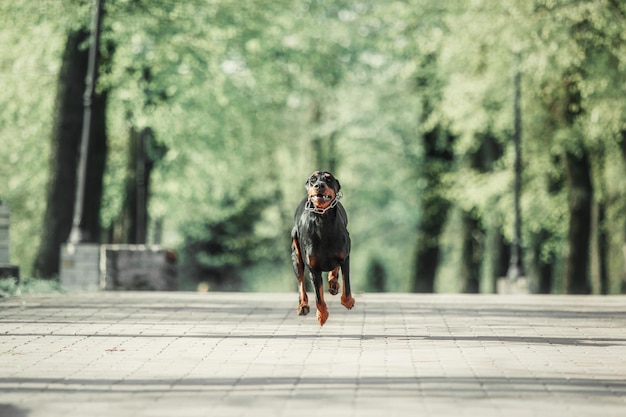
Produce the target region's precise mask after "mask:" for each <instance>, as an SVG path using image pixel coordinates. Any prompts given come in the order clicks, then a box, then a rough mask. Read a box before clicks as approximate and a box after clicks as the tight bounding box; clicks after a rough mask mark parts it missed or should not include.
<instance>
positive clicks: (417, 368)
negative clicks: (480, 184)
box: [0, 292, 626, 417]
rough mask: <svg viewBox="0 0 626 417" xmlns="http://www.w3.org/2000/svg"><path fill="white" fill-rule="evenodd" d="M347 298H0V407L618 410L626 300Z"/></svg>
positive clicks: (452, 412) (375, 414) (166, 412)
mask: <svg viewBox="0 0 626 417" xmlns="http://www.w3.org/2000/svg"><path fill="white" fill-rule="evenodd" d="M355 298H356V300H357V304H356V306H355V308H354V309H353V310H352V311H347V310H345V309H344V308H343V307H341V305H340V302H339V299H338V298H334V297H327V302H328V303H329V310H330V318H329V320H328V322H327V323H326V325H324V327H320V326H319V325H318V324H317V321H316V319H315V314H314V311H312V312H311V313H312V314H310V315H309V316H306V317H298V316H296V306H297V295H296V294H295V292H294V293H293V294H243V293H208V294H195V293H114V292H106V293H95V294H93V293H92V294H69V295H51V296H27V297H18V298H10V299H3V300H0V416H1V417H22V416H24V417H25V416H29V417H31V416H32V417H36V416H37V417H39V416H41V417H57V416H62V417H70V416H89V417H98V416H138V417H141V416H147V417H148V416H149V417H153V416H154V417H158V416H168V417H172V416H173V417H186V416H215V417H221V416H293V415H297V416H342V417H346V416H356V417H361V416H364V417H367V416H372V417H380V416H384V417H391V416H406V415H410V416H455V417H456V416H480V417H489V416H506V417H516V416H550V417H556V416H567V417H575V416H603V417H607V416H620V417H622V416H626V297H574V296H477V295H474V296H472V295H414V294H380V295H379V294H363V295H357V296H356V297H355ZM313 310H314V309H313Z"/></svg>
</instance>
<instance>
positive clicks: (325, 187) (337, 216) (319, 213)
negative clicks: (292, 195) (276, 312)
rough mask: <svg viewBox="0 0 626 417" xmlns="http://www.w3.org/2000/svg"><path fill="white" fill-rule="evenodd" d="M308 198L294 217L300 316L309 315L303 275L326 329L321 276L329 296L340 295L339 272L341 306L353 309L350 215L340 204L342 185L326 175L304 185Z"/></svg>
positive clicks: (293, 250) (293, 252)
mask: <svg viewBox="0 0 626 417" xmlns="http://www.w3.org/2000/svg"><path fill="white" fill-rule="evenodd" d="M305 188H306V190H307V195H306V197H305V198H304V199H303V200H302V202H301V203H300V205H299V206H298V208H297V209H296V214H295V226H294V227H293V230H292V232H291V237H292V239H293V244H292V247H291V260H292V262H293V270H294V272H295V273H296V277H297V278H298V288H299V295H300V299H299V301H300V305H299V306H298V315H301V316H304V315H307V314H308V313H309V311H310V308H309V300H308V297H307V294H306V285H305V281H304V274H305V272H306V273H307V275H308V277H309V279H310V280H311V282H312V283H313V287H314V289H315V296H316V306H317V321H318V322H319V324H320V325H324V323H326V320H327V319H328V308H327V306H326V303H325V302H324V282H323V279H322V272H328V273H329V274H328V292H329V293H330V294H332V295H336V294H337V293H339V287H340V285H339V280H338V278H339V269H341V276H342V280H343V292H342V295H341V304H343V306H344V307H346V308H347V309H351V308H352V307H354V298H353V297H352V294H351V293H350V235H349V234H348V229H347V225H348V215H347V214H346V210H345V209H344V208H343V206H342V205H341V203H340V202H339V196H338V193H339V190H340V189H341V185H340V184H339V181H338V180H337V179H336V178H335V177H334V176H333V175H332V174H331V173H330V172H326V171H316V172H314V173H313V174H312V175H311V176H310V177H309V179H308V180H307V181H306V183H305Z"/></svg>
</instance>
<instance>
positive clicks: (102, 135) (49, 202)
mask: <svg viewBox="0 0 626 417" xmlns="http://www.w3.org/2000/svg"><path fill="white" fill-rule="evenodd" d="M88 39H89V31H87V30H85V29H79V30H75V31H71V32H70V33H69V34H68V38H67V43H66V45H65V51H64V53H63V63H62V65H61V70H60V73H59V79H58V84H57V98H56V105H55V113H56V114H55V117H54V119H55V122H54V126H53V130H52V135H51V140H52V147H51V148H52V152H51V159H50V179H49V183H48V190H47V196H46V210H45V213H44V221H43V225H42V232H41V242H40V247H39V250H38V253H37V256H36V258H35V265H34V273H35V275H36V276H38V277H41V278H54V277H55V276H57V275H58V274H59V255H60V249H61V245H62V244H63V243H64V242H65V241H67V238H68V236H69V233H70V230H71V228H72V219H73V215H74V198H75V195H76V170H77V165H78V156H79V149H80V139H81V132H82V126H83V112H84V109H83V95H84V92H85V77H86V75H87V58H88V57H87V50H85V49H81V45H82V44H84V43H85V42H86V41H87V40H88ZM106 99H107V95H106V93H103V94H101V95H96V96H94V98H93V104H92V110H93V114H92V130H91V135H90V139H89V153H88V155H87V173H88V174H87V178H86V192H85V197H84V207H85V212H84V219H83V221H84V225H85V229H86V230H87V231H88V233H89V236H91V238H92V240H93V241H97V239H98V238H99V235H100V204H101V199H102V176H103V173H104V166H105V161H106V131H105V126H106V119H105V115H106Z"/></svg>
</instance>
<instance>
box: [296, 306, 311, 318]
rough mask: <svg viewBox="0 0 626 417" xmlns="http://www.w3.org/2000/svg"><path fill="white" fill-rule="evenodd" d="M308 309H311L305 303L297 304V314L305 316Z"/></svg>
mask: <svg viewBox="0 0 626 417" xmlns="http://www.w3.org/2000/svg"><path fill="white" fill-rule="evenodd" d="M309 311H311V308H310V307H309V306H308V305H306V304H301V305H299V306H298V315H299V316H306V315H307V314H309Z"/></svg>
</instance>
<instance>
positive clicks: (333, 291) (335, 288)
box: [328, 278, 340, 295]
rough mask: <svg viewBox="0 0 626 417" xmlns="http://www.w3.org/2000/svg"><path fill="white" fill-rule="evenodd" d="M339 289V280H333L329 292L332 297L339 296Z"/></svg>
mask: <svg viewBox="0 0 626 417" xmlns="http://www.w3.org/2000/svg"><path fill="white" fill-rule="evenodd" d="M339 288H340V287H339V280H338V279H337V278H333V279H331V280H330V281H328V292H329V293H330V295H337V294H339Z"/></svg>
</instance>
